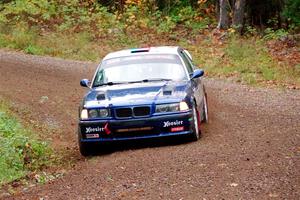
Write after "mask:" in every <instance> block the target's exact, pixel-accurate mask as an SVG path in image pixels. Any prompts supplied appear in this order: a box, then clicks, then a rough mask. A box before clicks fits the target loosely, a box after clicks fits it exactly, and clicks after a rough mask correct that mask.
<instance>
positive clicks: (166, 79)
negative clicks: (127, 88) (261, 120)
mask: <svg viewBox="0 0 300 200" xmlns="http://www.w3.org/2000/svg"><path fill="white" fill-rule="evenodd" d="M152 81H172V79H168V78H149V79H143V80H140V81H132V82H129V83H142V82H143V83H147V82H152Z"/></svg>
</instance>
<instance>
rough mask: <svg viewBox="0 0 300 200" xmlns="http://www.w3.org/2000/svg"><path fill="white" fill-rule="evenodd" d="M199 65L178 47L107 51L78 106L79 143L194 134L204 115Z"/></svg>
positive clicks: (83, 146) (87, 147)
mask: <svg viewBox="0 0 300 200" xmlns="http://www.w3.org/2000/svg"><path fill="white" fill-rule="evenodd" d="M203 75H204V71H203V70H201V69H197V68H196V67H195V66H194V65H193V62H192V57H191V55H190V54H189V52H188V51H186V50H184V49H182V48H180V47H168V46H166V47H150V48H140V49H129V50H122V51H117V52H113V53H110V54H108V55H107V56H105V58H104V59H103V60H102V62H101V63H100V65H99V66H98V68H97V70H96V73H95V75H94V77H93V79H92V81H89V80H88V79H83V80H81V82H80V85H81V86H83V87H88V88H89V91H88V92H87V94H86V95H85V97H84V99H83V101H82V104H81V105H80V107H79V127H78V138H79V149H80V152H81V154H82V155H84V156H87V155H89V154H90V153H92V152H91V151H92V148H91V147H92V145H93V144H97V143H102V144H103V143H108V142H112V141H125V140H137V139H145V138H159V137H169V136H178V135H183V136H186V137H189V138H190V139H191V140H194V141H196V140H198V139H199V136H200V123H202V122H207V121H208V111H207V110H208V108H207V95H206V92H205V88H204V85H203V80H202V78H201V77H202V76H203Z"/></svg>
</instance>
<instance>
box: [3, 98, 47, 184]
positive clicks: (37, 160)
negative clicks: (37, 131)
mask: <svg viewBox="0 0 300 200" xmlns="http://www.w3.org/2000/svg"><path fill="white" fill-rule="evenodd" d="M50 154H51V151H50V149H49V147H48V146H47V144H46V143H45V142H41V141H38V140H36V139H34V137H33V134H32V133H31V132H30V131H29V130H27V129H24V127H22V125H21V124H20V123H19V122H18V121H17V120H16V118H14V117H12V116H11V115H10V114H8V112H7V109H6V108H5V106H4V105H3V104H2V103H1V104H0V169H1V170H0V185H1V184H3V183H6V182H10V181H13V180H15V179H18V178H20V177H22V176H24V175H26V173H27V172H28V171H32V170H36V169H39V168H40V167H42V166H44V165H46V164H47V163H48V162H49V157H50Z"/></svg>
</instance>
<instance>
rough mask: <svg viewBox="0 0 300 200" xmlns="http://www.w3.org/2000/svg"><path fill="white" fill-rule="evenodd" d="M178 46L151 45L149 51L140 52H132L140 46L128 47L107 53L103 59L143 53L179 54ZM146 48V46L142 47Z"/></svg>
mask: <svg viewBox="0 0 300 200" xmlns="http://www.w3.org/2000/svg"><path fill="white" fill-rule="evenodd" d="M178 48H179V47H178V46H160V47H149V52H140V53H131V51H132V50H138V49H139V48H134V49H126V50H121V51H116V52H112V53H109V54H107V55H106V56H105V57H104V58H103V60H107V59H111V58H119V57H123V56H134V55H142V54H176V55H177V54H178ZM140 49H146V48H140Z"/></svg>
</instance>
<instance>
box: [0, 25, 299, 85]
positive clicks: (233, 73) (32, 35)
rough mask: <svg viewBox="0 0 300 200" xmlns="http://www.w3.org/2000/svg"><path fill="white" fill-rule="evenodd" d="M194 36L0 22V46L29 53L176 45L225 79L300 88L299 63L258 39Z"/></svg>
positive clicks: (70, 54) (71, 54)
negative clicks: (99, 33)
mask: <svg viewBox="0 0 300 200" xmlns="http://www.w3.org/2000/svg"><path fill="white" fill-rule="evenodd" d="M201 30H202V29H201ZM146 31H148V32H146ZM195 31H196V30H194V32H195ZM184 32H186V31H184ZM196 32H197V31H196ZM199 35H201V33H199V32H198V35H197V34H195V33H193V34H191V36H189V37H190V38H189V37H183V38H181V37H180V34H176V33H173V34H170V35H169V36H168V34H167V35H166V34H158V33H156V32H155V31H152V32H151V30H140V32H139V31H128V32H127V33H124V32H123V31H120V30H115V31H114V30H112V32H111V33H110V34H109V35H107V36H105V37H100V38H97V37H96V36H95V35H93V34H92V33H90V32H88V31H81V32H77V33H70V32H67V33H65V32H59V31H52V32H43V33H39V31H38V30H37V29H35V28H31V29H29V28H26V26H25V25H22V24H19V25H18V26H14V27H9V26H6V27H3V26H0V47H2V48H10V49H17V50H21V51H23V52H25V53H28V54H33V55H50V56H54V57H61V58H67V59H75V60H84V61H99V60H100V59H101V58H102V57H103V56H105V54H107V53H108V52H110V51H115V50H119V49H123V48H135V47H143V46H155V45H177V44H179V45H181V46H183V47H185V48H187V49H188V50H190V51H191V53H192V55H193V56H194V60H195V62H196V64H197V65H198V66H199V67H201V68H204V69H205V70H206V72H207V75H208V76H210V77H221V78H229V79H233V80H234V81H237V82H242V83H245V84H251V85H261V86H263V85H278V86H288V85H296V86H297V87H300V78H299V77H300V70H299V65H296V66H289V65H288V64H287V63H285V62H278V61H276V60H274V58H272V56H271V54H270V53H269V52H268V48H267V47H266V43H265V41H264V40H263V39H259V38H255V39H253V38H245V37H239V36H236V35H234V34H232V35H229V36H228V38H227V39H226V40H225V41H223V42H222V44H221V45H220V44H218V41H214V38H213V36H212V35H209V34H202V37H203V38H205V39H195V38H197V37H198V36H199ZM190 41H192V42H190Z"/></svg>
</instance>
